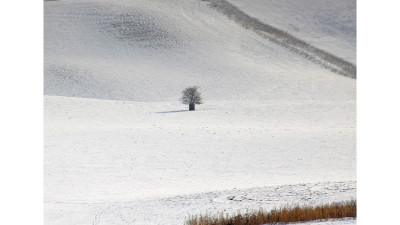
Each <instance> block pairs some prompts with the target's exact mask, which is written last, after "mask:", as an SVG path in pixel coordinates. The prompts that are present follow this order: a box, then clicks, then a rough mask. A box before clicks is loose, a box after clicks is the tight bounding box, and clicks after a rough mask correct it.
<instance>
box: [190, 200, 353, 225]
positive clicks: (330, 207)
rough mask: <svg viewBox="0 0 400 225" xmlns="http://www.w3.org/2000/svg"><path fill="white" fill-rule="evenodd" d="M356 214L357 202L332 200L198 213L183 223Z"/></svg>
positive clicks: (253, 222)
mask: <svg viewBox="0 0 400 225" xmlns="http://www.w3.org/2000/svg"><path fill="white" fill-rule="evenodd" d="M356 216H357V202H356V201H355V200H352V201H348V202H334V203H331V204H326V205H320V206H299V205H297V206H285V207H282V208H279V209H273V210H271V211H270V212H266V211H264V210H262V209H260V210H258V211H253V212H247V213H245V214H240V213H238V214H235V215H231V216H229V215H228V214H226V215H224V214H219V215H214V216H209V215H200V216H192V217H191V218H189V219H188V220H187V221H186V222H185V225H260V224H267V223H268V224H276V223H291V222H304V221H311V220H323V219H333V218H345V217H354V218H355V217H356Z"/></svg>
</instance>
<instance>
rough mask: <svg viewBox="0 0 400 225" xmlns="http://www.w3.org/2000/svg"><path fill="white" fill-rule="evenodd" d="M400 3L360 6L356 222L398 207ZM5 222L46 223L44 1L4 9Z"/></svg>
mask: <svg viewBox="0 0 400 225" xmlns="http://www.w3.org/2000/svg"><path fill="white" fill-rule="evenodd" d="M399 5H400V4H399V3H393V1H388V0H386V1H379V2H377V1H365V0H364V1H358V6H357V7H358V11H357V14H358V16H357V18H358V20H357V21H358V27H357V32H358V39H357V42H358V44H357V49H358V51H357V58H358V60H357V67H358V78H357V88H358V98H357V105H358V109H357V111H358V114H357V115H358V116H357V123H358V127H357V132H358V147H357V148H358V152H357V154H358V155H357V163H358V178H357V182H358V198H357V200H358V207H359V212H360V213H359V215H358V218H357V220H358V224H385V223H387V224H393V221H394V219H395V218H394V215H396V213H397V207H396V205H397V204H398V201H399V193H398V190H399V185H398V182H397V180H398V175H397V174H398V172H397V171H399V169H400V168H399V162H400V154H399V150H400V145H399V135H398V134H399V132H398V131H397V129H398V128H399V127H400V118H399V115H400V100H399V97H398V96H400V93H399V87H398V85H399V78H398V76H399V75H400V73H399V70H398V69H397V67H398V64H399V62H398V60H399V56H398V52H399V50H400V44H399V42H398V41H399V40H400V33H399V30H398V21H400V18H399V15H398V12H397V11H398V6H399ZM0 17H1V19H0V27H1V30H2V32H1V35H0V50H1V51H0V57H1V61H0V62H1V64H0V65H1V66H0V71H1V72H0V79H1V80H0V84H1V85H0V126H1V129H0V132H1V136H0V137H1V141H0V178H1V185H0V195H1V196H0V199H1V201H0V207H1V212H2V213H1V214H2V222H1V223H2V224H43V213H42V212H43V204H42V201H43V157H42V156H43V152H42V147H43V101H42V99H43V85H42V83H43V78H42V76H43V2H41V1H27V0H24V1H7V2H6V3H2V4H1V7H0Z"/></svg>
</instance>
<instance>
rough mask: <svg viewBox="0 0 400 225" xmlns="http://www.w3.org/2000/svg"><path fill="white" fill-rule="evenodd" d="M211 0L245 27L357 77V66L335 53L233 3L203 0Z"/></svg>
mask: <svg viewBox="0 0 400 225" xmlns="http://www.w3.org/2000/svg"><path fill="white" fill-rule="evenodd" d="M203 1H207V2H210V6H211V7H213V8H215V9H217V10H218V11H220V12H221V13H223V14H225V15H227V16H228V17H229V18H231V19H233V20H234V21H235V22H237V23H239V24H240V25H242V26H243V27H245V28H247V29H250V30H253V31H255V32H256V33H257V34H259V35H261V36H263V37H265V38H267V39H268V40H270V41H272V42H275V43H277V44H279V45H281V46H283V47H285V48H288V49H290V50H291V51H294V52H296V53H298V54H300V55H303V56H305V57H306V58H307V59H309V60H311V61H313V62H315V63H317V64H319V65H321V66H323V67H325V68H327V69H329V70H331V71H333V72H335V73H338V74H341V75H344V76H347V77H351V78H356V77H357V67H356V66H355V65H354V64H352V63H350V62H347V61H345V60H343V59H341V58H339V57H337V56H335V55H333V54H330V53H328V52H326V51H323V50H321V49H319V48H317V47H314V46H312V45H310V44H308V43H306V42H305V41H303V40H301V39H299V38H297V37H294V36H292V35H290V34H288V33H286V32H284V31H282V30H280V29H277V28H275V27H273V26H271V25H268V24H265V23H262V22H261V21H259V20H258V19H256V18H253V17H250V16H249V15H247V14H246V13H244V12H243V11H241V10H240V9H238V8H237V7H235V6H234V5H232V4H231V3H229V2H227V1H225V0H203Z"/></svg>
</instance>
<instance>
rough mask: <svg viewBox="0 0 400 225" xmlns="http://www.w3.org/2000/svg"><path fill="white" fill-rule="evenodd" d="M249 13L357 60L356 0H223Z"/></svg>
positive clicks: (338, 54) (315, 43)
mask: <svg viewBox="0 0 400 225" xmlns="http://www.w3.org/2000/svg"><path fill="white" fill-rule="evenodd" d="M226 1H228V2H230V3H232V4H233V5H235V6H236V7H238V8H239V9H240V10H242V11H243V12H245V13H246V14H248V15H249V16H251V17H254V18H257V19H258V20H260V21H261V22H263V23H266V24H269V25H271V26H274V27H276V28H278V29H281V30H283V31H285V32H287V33H289V34H292V35H294V36H296V37H298V38H300V39H302V40H303V41H306V42H308V43H310V44H312V45H314V46H316V47H318V48H320V49H322V50H325V51H327V52H329V53H332V54H334V55H336V56H338V57H340V58H342V59H344V60H347V61H349V62H351V63H353V64H356V38H357V31H356V23H357V15H356V11H357V9H356V8H357V7H356V6H357V4H356V2H357V1H356V0H323V1H321V0H226Z"/></svg>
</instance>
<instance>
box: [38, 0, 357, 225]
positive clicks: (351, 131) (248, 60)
mask: <svg viewBox="0 0 400 225" xmlns="http://www.w3.org/2000/svg"><path fill="white" fill-rule="evenodd" d="M235 4H236V3H235ZM260 5H262V4H261V3H260ZM44 6H45V8H44V27H45V33H44V38H45V40H44V41H45V42H44V47H45V49H44V57H45V58H44V59H45V65H44V70H45V74H44V93H45V100H44V128H45V129H44V130H45V134H44V137H45V148H44V171H45V174H44V179H45V183H44V195H45V224H182V223H183V221H184V218H185V217H187V216H188V215H189V214H190V215H193V214H198V213H203V212H212V213H214V212H217V211H223V210H225V211H226V212H230V213H232V212H236V211H237V210H241V211H243V210H246V209H258V208H259V207H263V208H266V209H269V208H271V207H275V206H280V205H283V204H296V203H302V204H303V203H304V204H306V203H329V202H331V201H344V200H349V199H355V196H356V191H355V185H356V183H355V180H356V150H355V148H356V120H355V114H356V110H355V109H356V102H355V100H356V81H355V80H354V79H351V78H347V77H343V76H339V75H337V74H334V73H332V72H330V71H328V70H326V69H324V68H322V67H320V66H318V65H315V64H313V63H312V62H310V61H308V60H307V59H305V58H303V57H302V56H299V55H297V54H295V53H293V52H291V51H290V50H288V49H285V48H282V47H280V46H278V45H276V44H274V43H271V42H269V41H268V40H266V39H263V38H262V37H260V36H258V35H257V34H255V33H253V32H251V31H249V30H246V29H244V28H243V27H241V26H239V25H237V24H235V23H234V22H233V21H231V20H229V19H228V18H227V17H226V16H224V15H221V14H219V13H218V12H217V11H216V10H213V9H212V8H211V7H209V6H208V5H207V4H206V3H205V2H203V1H197V0H186V1H178V0H170V1H162V0H150V1H128V0H121V1H106V0H87V1H79V0H73V1H72V0H71V1H66V0H65V1H45V3H44ZM289 14H290V13H288V15H287V16H288V17H289V16H290V15H289ZM270 24H271V25H273V24H272V23H270ZM300 38H301V37H300ZM189 85H199V86H200V87H201V92H202V95H203V97H204V101H205V104H203V105H197V106H196V111H194V112H189V111H187V106H185V105H182V104H180V103H179V102H178V98H179V97H180V92H181V91H182V90H183V89H184V88H185V87H187V86H189ZM232 196H233V197H232ZM345 221H346V223H347V222H349V224H352V223H353V222H354V223H355V220H351V219H350V220H345ZM341 222H343V221H341ZM335 223H337V221H330V222H329V223H327V224H335ZM318 224H319V223H318ZM322 224H326V222H322Z"/></svg>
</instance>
